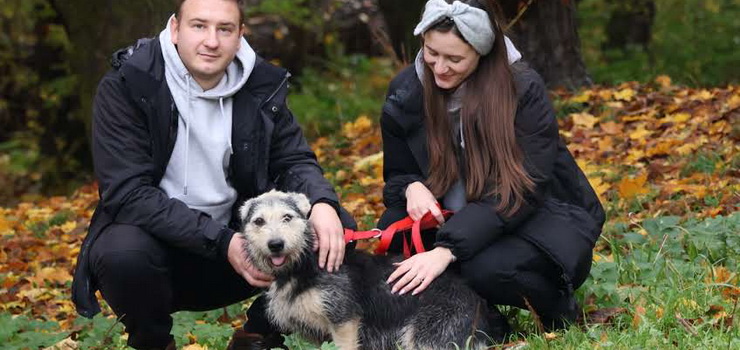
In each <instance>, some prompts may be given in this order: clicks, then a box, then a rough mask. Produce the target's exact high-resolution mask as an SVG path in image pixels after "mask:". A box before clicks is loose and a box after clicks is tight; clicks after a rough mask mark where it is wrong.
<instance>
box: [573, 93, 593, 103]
mask: <svg viewBox="0 0 740 350" xmlns="http://www.w3.org/2000/svg"><path fill="white" fill-rule="evenodd" d="M592 94H593V91H591V90H585V91H583V92H581V93H580V94H578V95H577V96H573V97H571V98H570V102H572V103H584V102H588V100H589V99H590V98H591V95H592Z"/></svg>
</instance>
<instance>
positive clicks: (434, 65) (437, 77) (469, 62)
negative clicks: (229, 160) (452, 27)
mask: <svg viewBox="0 0 740 350" xmlns="http://www.w3.org/2000/svg"><path fill="white" fill-rule="evenodd" d="M478 61H480V54H478V52H477V51H475V49H473V47H472V46H470V44H468V43H466V42H464V41H463V40H462V39H460V37H458V36H457V35H456V34H454V33H453V32H452V31H449V32H446V33H443V32H440V31H436V30H430V31H427V32H426V33H424V62H426V64H427V65H428V66H429V69H431V70H432V72H433V73H434V81H435V82H436V83H437V86H439V87H440V88H442V89H454V88H456V87H458V86H460V84H462V82H463V81H465V79H467V78H468V76H470V74H471V73H473V71H474V70H475V68H477V67H478Z"/></svg>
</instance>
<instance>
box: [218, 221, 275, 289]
mask: <svg viewBox="0 0 740 350" xmlns="http://www.w3.org/2000/svg"><path fill="white" fill-rule="evenodd" d="M244 243H245V241H244V238H242V237H241V236H239V235H238V234H237V235H234V236H232V237H231V241H230V242H229V251H228V253H227V254H228V258H229V263H230V264H231V266H232V267H233V268H234V271H236V273H238V274H239V275H241V276H242V277H244V279H245V280H247V283H249V285H251V286H253V287H258V288H267V287H269V286H270V284H271V283H272V281H273V280H274V278H273V277H272V276H270V275H268V274H266V273H264V272H262V271H260V270H258V269H257V268H256V267H254V265H252V263H251V262H249V259H247V252H246V251H245V250H244Z"/></svg>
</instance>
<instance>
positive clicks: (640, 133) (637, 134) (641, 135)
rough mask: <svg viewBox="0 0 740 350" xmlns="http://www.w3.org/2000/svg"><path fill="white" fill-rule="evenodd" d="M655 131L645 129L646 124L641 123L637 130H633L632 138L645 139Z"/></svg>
mask: <svg viewBox="0 0 740 350" xmlns="http://www.w3.org/2000/svg"><path fill="white" fill-rule="evenodd" d="M652 133H653V132H652V131H650V130H647V129H645V125H640V126H639V127H638V128H637V130H635V131H633V132H631V133H630V134H629V135H630V138H631V139H633V140H644V139H645V138H646V137H648V136H650V135H651V134H652Z"/></svg>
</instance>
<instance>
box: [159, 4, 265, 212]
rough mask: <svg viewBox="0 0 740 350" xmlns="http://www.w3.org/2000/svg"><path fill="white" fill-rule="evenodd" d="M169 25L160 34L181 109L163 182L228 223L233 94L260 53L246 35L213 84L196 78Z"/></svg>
mask: <svg viewBox="0 0 740 350" xmlns="http://www.w3.org/2000/svg"><path fill="white" fill-rule="evenodd" d="M170 23H171V18H170V20H168V21H167V28H165V29H164V30H163V31H162V32H161V33H160V34H159V42H160V44H161V46H162V54H163V56H164V61H165V78H166V80H167V86H168V87H169V88H170V92H171V93H172V96H173V98H174V100H175V105H176V106H177V110H178V112H179V113H180V115H179V122H178V127H177V140H176V141H175V147H174V149H173V150H172V155H171V157H170V160H169V163H168V164H167V170H166V171H165V174H164V177H163V178H162V181H161V182H160V183H159V187H160V188H161V189H162V190H164V191H165V193H167V195H168V196H169V197H170V198H177V199H179V200H181V201H183V202H185V204H187V206H188V207H190V208H192V209H197V210H200V211H202V212H205V213H207V214H209V215H211V217H212V218H213V219H214V220H216V221H218V222H220V223H222V224H224V225H226V224H228V222H229V220H230V219H231V207H232V206H233V204H234V202H235V201H236V197H237V193H236V190H235V189H234V188H233V187H232V185H231V181H230V179H229V178H228V174H229V171H228V169H229V161H230V157H231V154H232V153H233V150H232V146H231V115H232V113H231V109H232V101H233V99H232V96H233V95H234V94H235V93H236V92H237V91H239V89H241V88H242V86H244V84H245V83H246V82H247V79H248V78H249V75H250V74H251V72H252V69H253V68H254V63H255V60H256V54H255V52H254V50H252V48H251V47H250V46H249V44H248V43H247V41H246V40H245V39H244V38H241V47H240V49H239V51H237V53H236V58H235V59H234V61H233V62H232V63H231V64H229V66H228V67H227V68H226V74H225V75H224V77H223V78H222V79H221V81H220V82H219V83H218V84H217V85H216V86H215V87H214V88H212V89H210V90H208V91H203V88H201V87H200V85H198V83H197V82H196V81H195V80H194V79H193V77H192V76H191V75H190V73H189V72H188V70H187V68H185V64H184V63H183V62H182V60H181V59H180V55H179V54H178V53H177V48H176V47H175V45H174V44H173V43H172V40H171V35H170Z"/></svg>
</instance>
